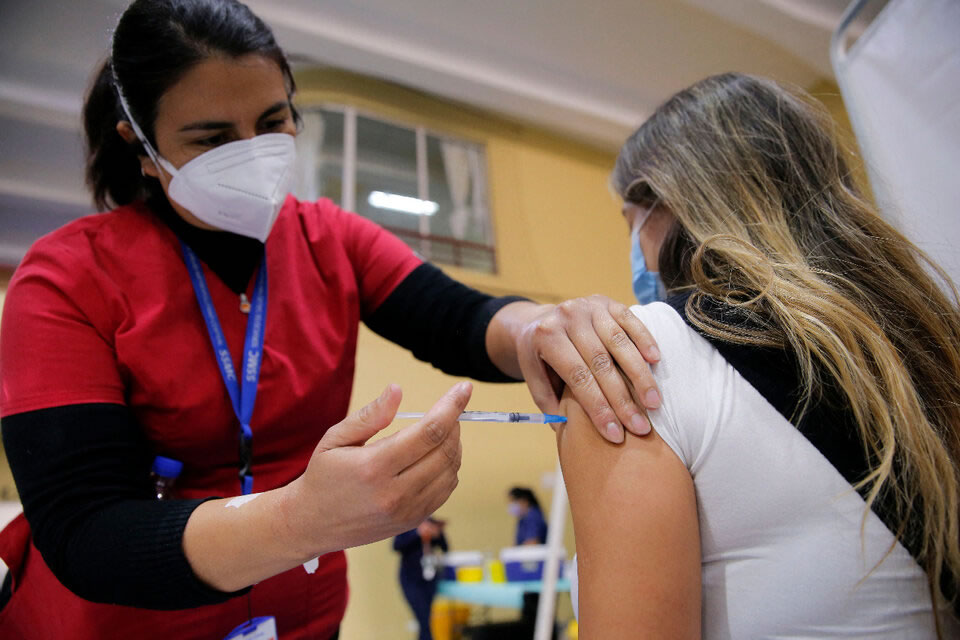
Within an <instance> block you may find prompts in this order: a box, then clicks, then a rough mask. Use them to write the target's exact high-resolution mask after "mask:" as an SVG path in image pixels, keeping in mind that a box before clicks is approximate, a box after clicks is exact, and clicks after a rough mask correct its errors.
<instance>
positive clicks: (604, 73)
mask: <svg viewBox="0 0 960 640" xmlns="http://www.w3.org/2000/svg"><path fill="white" fill-rule="evenodd" d="M847 1H848V0H684V1H680V0H601V1H594V2H586V1H584V0H485V1H484V2H468V1H466V0H404V2H395V1H393V0H352V1H351V0H322V1H321V0H250V2H249V4H250V6H251V7H252V8H253V9H254V10H255V11H256V12H257V13H258V14H259V15H260V16H261V17H262V18H264V19H265V20H266V21H267V22H268V23H269V24H270V25H271V26H272V27H273V28H274V30H275V32H276V34H277V37H278V39H279V40H280V43H281V45H282V46H284V48H285V49H286V50H287V52H288V54H290V55H291V57H292V58H293V59H295V60H296V61H298V64H299V65H307V64H313V63H316V64H320V65H328V66H336V67H341V68H344V69H348V70H351V71H355V72H359V73H364V74H369V75H374V76H378V77H381V78H385V79H388V80H392V81H395V82H398V83H401V84H404V85H407V86H411V87H414V88H417V89H420V90H423V91H427V92H431V93H434V94H436V95H439V96H443V97H447V98H451V99H455V100H459V101H463V102H467V103H470V104H474V105H477V106H480V107H484V108H488V109H492V110H495V111H498V112H500V113H503V114H504V115H507V116H509V117H512V118H516V119H520V120H523V121H528V122H534V123H537V124H539V125H541V126H545V127H548V128H550V129H553V130H556V131H558V132H560V133H563V134H565V135H568V136H571V137H574V138H577V139H580V140H584V141H587V142H589V143H591V144H594V145H597V146H600V147H605V148H610V149H615V148H616V147H617V145H618V144H619V143H620V142H621V141H622V140H623V139H624V138H625V137H626V135H627V134H628V133H629V132H630V131H631V130H632V129H633V128H634V127H635V126H636V125H637V124H639V123H640V122H641V121H642V120H643V119H644V117H645V116H646V115H648V114H649V113H650V112H651V111H652V110H653V109H654V108H655V107H656V105H657V104H659V103H660V102H661V101H663V100H664V99H665V98H667V97H668V96H669V95H671V94H672V93H674V92H676V91H677V90H679V89H681V88H683V87H684V86H687V85H689V84H691V83H692V82H694V81H696V80H698V79H700V78H702V77H704V76H706V75H709V74H712V73H717V72H721V71H729V70H737V71H746V72H751V73H760V74H765V75H769V76H773V77H775V78H777V79H779V80H782V81H786V82H791V83H794V84H798V85H800V86H809V85H811V84H813V83H814V82H815V81H816V80H817V79H819V78H822V77H829V76H831V75H832V72H831V69H830V66H829V56H828V44H829V39H830V33H831V31H832V29H833V26H834V25H835V24H837V23H838V22H839V18H840V15H841V14H842V12H843V10H844V8H845V6H846V4H847ZM126 4H127V2H126V1H125V0H60V1H59V2H36V1H35V0H2V3H0V151H2V152H0V264H15V263H16V262H18V261H19V260H20V258H21V257H22V255H23V253H24V251H25V249H26V247H27V246H29V244H30V242H32V241H33V239H35V238H36V237H37V236H38V235H39V234H42V233H45V232H46V231H49V230H51V229H54V228H56V227H58V226H60V225H62V224H63V223H64V222H65V221H66V220H68V219H70V218H71V217H75V216H77V215H82V214H83V213H86V212H89V211H90V204H89V196H88V195H87V193H86V191H85V189H84V187H83V145H82V142H81V136H80V129H79V114H80V107H81V104H82V99H83V93H84V90H85V88H86V86H87V83H88V81H89V80H90V75H91V72H92V70H93V68H94V66H95V65H96V64H97V62H98V61H99V60H101V59H102V58H103V57H104V55H105V53H106V50H107V48H108V44H109V40H110V33H111V29H112V27H113V25H114V24H115V23H116V20H117V18H118V17H119V14H120V13H121V12H122V11H123V9H124V7H125V6H126Z"/></svg>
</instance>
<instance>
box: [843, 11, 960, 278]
mask: <svg viewBox="0 0 960 640" xmlns="http://www.w3.org/2000/svg"><path fill="white" fill-rule="evenodd" d="M838 35H840V34H838ZM832 53H833V64H834V68H835V70H836V73H837V81H838V83H839V85H840V90H841V93H842V94H843V98H844V101H845V103H846V106H847V110H848V112H849V114H850V120H851V122H852V123H853V128H854V131H855V133H856V136H857V141H858V142H859V145H860V149H861V151H862V152H863V156H864V160H865V163H866V165H867V170H868V172H869V175H870V183H871V186H872V187H873V191H874V195H875V196H876V199H877V203H878V204H879V206H880V208H881V210H882V211H883V212H884V215H886V216H887V217H888V218H889V219H891V220H892V221H895V222H897V223H899V225H900V227H901V228H902V229H903V231H904V232H905V233H906V234H907V235H908V236H910V237H911V239H912V240H914V241H915V242H917V244H919V245H920V247H921V248H922V249H924V250H925V251H927V252H928V253H929V254H930V255H931V256H932V257H933V259H934V260H935V261H936V262H938V263H939V264H940V265H941V266H943V267H944V268H945V269H946V270H947V271H948V273H949V274H950V276H951V277H952V278H953V280H954V281H955V282H960V176H958V172H960V0H890V2H889V3H888V4H887V5H886V7H884V8H883V10H882V11H881V12H880V13H879V14H878V15H877V17H876V18H875V19H874V20H873V22H872V23H871V24H870V26H869V27H867V29H866V30H865V31H864V33H863V34H862V35H861V36H860V38H859V39H858V40H857V41H856V42H855V43H854V45H853V46H852V47H851V48H850V50H849V51H847V52H844V51H843V44H842V39H840V38H839V37H837V38H835V42H834V47H833V52H832Z"/></svg>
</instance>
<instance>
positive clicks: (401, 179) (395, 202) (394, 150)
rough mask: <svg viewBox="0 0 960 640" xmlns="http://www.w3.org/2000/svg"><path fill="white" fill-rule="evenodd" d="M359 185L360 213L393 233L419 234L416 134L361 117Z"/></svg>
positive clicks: (358, 122) (358, 123) (358, 203)
mask: <svg viewBox="0 0 960 640" xmlns="http://www.w3.org/2000/svg"><path fill="white" fill-rule="evenodd" d="M356 184H357V199H356V208H357V213H359V214H361V215H363V216H366V217H367V218H370V219H371V220H373V221H374V222H376V223H378V224H380V225H382V226H384V227H387V228H389V229H391V230H408V231H414V232H416V231H418V230H419V228H420V215H417V214H416V213H412V212H411V211H416V210H418V209H417V207H418V204H419V202H420V200H419V198H417V136H416V132H415V131H414V130H413V129H408V128H406V127H399V126H396V125H393V124H390V123H387V122H382V121H380V120H374V119H373V118H369V117H366V116H362V115H358V116H357V183H356ZM403 239H404V240H405V241H407V242H408V243H409V244H411V246H414V248H418V247H417V245H416V244H415V243H412V242H411V241H410V238H409V236H408V237H403Z"/></svg>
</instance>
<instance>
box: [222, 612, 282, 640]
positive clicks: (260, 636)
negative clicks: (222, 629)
mask: <svg viewBox="0 0 960 640" xmlns="http://www.w3.org/2000/svg"><path fill="white" fill-rule="evenodd" d="M223 640H277V619H276V618H274V617H273V616H259V617H257V618H253V619H252V620H249V621H247V622H244V623H243V624H242V625H240V626H239V627H237V628H236V629H234V630H233V631H231V632H230V633H229V634H227V637H226V638H224V639H223Z"/></svg>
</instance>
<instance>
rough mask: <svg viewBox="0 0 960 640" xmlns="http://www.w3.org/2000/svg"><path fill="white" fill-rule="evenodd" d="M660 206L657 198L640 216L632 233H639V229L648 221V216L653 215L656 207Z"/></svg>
mask: <svg viewBox="0 0 960 640" xmlns="http://www.w3.org/2000/svg"><path fill="white" fill-rule="evenodd" d="M658 204H660V198H657V199H656V200H654V201H653V204H651V205H650V206H649V207H647V209H646V210H645V211H644V212H643V213H642V214H641V215H640V222H639V223H638V224H635V225H634V227H633V228H634V232H635V233H640V229H642V228H643V225H645V224H647V220H649V219H650V214H651V213H653V210H654V209H656V208H657V205H658Z"/></svg>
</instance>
